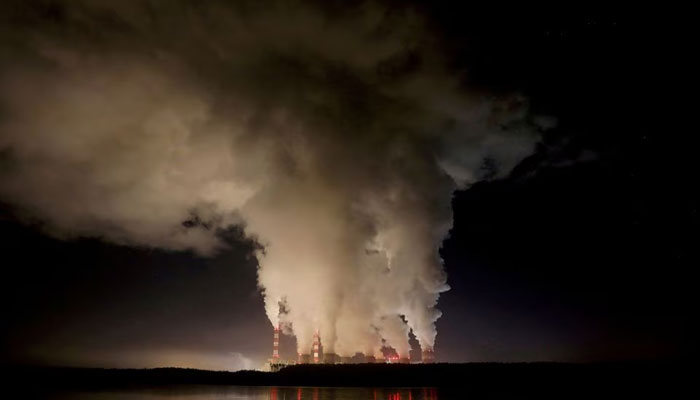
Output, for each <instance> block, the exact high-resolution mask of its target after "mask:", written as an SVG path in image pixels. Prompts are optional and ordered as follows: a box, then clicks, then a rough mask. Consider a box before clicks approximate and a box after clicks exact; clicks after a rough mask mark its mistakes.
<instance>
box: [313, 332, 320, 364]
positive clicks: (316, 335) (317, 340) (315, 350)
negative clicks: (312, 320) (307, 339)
mask: <svg viewBox="0 0 700 400" xmlns="http://www.w3.org/2000/svg"><path fill="white" fill-rule="evenodd" d="M320 342H321V338H320V335H319V333H318V329H316V332H314V348H313V353H314V364H318V362H319V361H320V360H319V354H318V351H319V345H320Z"/></svg>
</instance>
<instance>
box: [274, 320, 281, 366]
mask: <svg viewBox="0 0 700 400" xmlns="http://www.w3.org/2000/svg"><path fill="white" fill-rule="evenodd" d="M279 359H280V327H279V325H277V326H276V327H275V336H274V339H273V340H272V362H277V361H279Z"/></svg>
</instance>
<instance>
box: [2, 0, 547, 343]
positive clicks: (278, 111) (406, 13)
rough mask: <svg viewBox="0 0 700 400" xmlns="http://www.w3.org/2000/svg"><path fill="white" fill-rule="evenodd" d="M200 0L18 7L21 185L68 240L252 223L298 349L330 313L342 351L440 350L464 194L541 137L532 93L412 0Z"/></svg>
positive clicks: (180, 242) (11, 174)
mask: <svg viewBox="0 0 700 400" xmlns="http://www.w3.org/2000/svg"><path fill="white" fill-rule="evenodd" d="M190 3H191V2H183V3H179V2H164V3H159V5H158V4H156V5H154V4H150V5H149V6H148V7H146V3H145V2H140V1H134V2H115V5H110V4H109V3H106V2H86V3H85V4H81V3H80V2H70V3H66V4H69V6H68V5H64V6H61V10H62V11H61V15H62V19H61V20H60V21H59V22H54V23H52V24H36V23H34V22H33V21H34V20H33V19H32V18H30V17H27V15H23V16H24V17H26V18H25V19H21V18H19V19H14V20H13V21H15V25H14V28H15V29H13V30H12V31H11V32H10V31H4V32H3V33H2V35H3V37H2V40H3V43H4V44H5V46H2V48H3V49H5V50H3V52H4V53H3V54H2V57H0V58H2V59H4V60H13V61H12V62H11V63H8V62H7V61H3V63H2V64H0V68H2V69H1V71H0V73H1V74H2V75H0V96H1V97H0V102H1V103H0V106H1V107H2V117H1V119H0V149H1V150H0V151H1V156H2V170H1V171H2V172H1V175H0V194H1V195H2V198H3V199H4V200H5V201H7V202H8V203H10V204H12V205H13V206H14V207H16V209H17V210H18V212H20V213H21V214H22V215H23V216H24V218H26V219H27V220H28V221H40V222H41V223H42V226H43V227H44V229H45V230H46V232H48V233H50V234H52V235H54V236H58V237H63V238H74V237H81V236H94V237H100V238H103V239H104V240H108V241H111V242H115V243H122V244H128V245H135V246H147V247H156V248H163V249H170V250H188V249H189V250H193V251H195V252H198V253H199V254H201V255H210V254H213V253H214V252H216V251H217V250H219V249H221V248H222V247H223V246H224V245H223V243H222V242H221V241H220V239H219V237H218V234H219V233H220V232H221V230H222V229H225V228H227V227H229V226H231V225H241V226H244V227H245V232H246V234H247V235H248V236H250V237H252V238H255V239H256V240H257V241H258V242H259V243H260V244H261V245H262V248H261V250H260V251H259V252H258V253H257V257H258V261H259V271H258V272H259V273H258V277H259V285H260V288H261V290H262V293H263V295H264V299H265V310H266V312H267V315H268V317H269V319H270V321H271V322H272V324H273V325H275V326H277V324H278V323H280V322H282V323H283V324H284V325H285V326H286V329H288V330H291V331H292V332H293V333H294V334H295V335H296V337H297V340H298V343H299V352H301V353H308V351H309V347H310V346H311V341H312V335H313V332H314V331H315V330H316V329H320V331H321V336H322V337H323V341H324V347H325V351H327V352H336V353H338V354H340V355H343V356H349V355H352V354H354V353H355V352H365V353H374V354H375V355H379V351H380V348H381V347H382V343H385V344H387V345H390V346H392V347H394V348H395V349H396V350H397V351H398V353H399V354H401V355H402V356H406V355H407V354H408V350H409V344H408V333H409V330H412V331H413V333H414V334H415V335H416V337H417V339H418V341H419V342H420V344H421V346H423V347H426V348H432V347H433V345H434V342H435V338H436V334H437V333H436V330H435V321H436V320H437V318H439V317H440V312H439V311H438V310H437V309H436V305H437V301H438V297H439V294H440V293H441V292H443V291H445V290H447V289H448V286H447V283H446V275H445V273H444V271H443V268H442V263H441V260H440V257H439V254H438V248H439V246H440V243H441V241H442V240H443V239H444V237H445V235H446V234H447V232H448V230H449V229H450V227H451V221H452V214H451V207H450V200H451V197H452V193H453V192H454V191H455V190H456V189H458V188H460V187H466V186H467V185H469V184H470V183H472V182H475V181H477V180H479V179H482V178H483V177H485V176H490V177H498V176H502V175H503V174H506V173H508V172H509V171H510V169H511V168H512V167H513V166H514V165H515V163H517V162H518V161H519V160H520V159H522V158H523V157H524V156H526V155H527V154H528V153H529V152H530V151H531V149H532V145H533V142H534V140H535V136H536V135H535V134H534V133H535V132H536V129H535V128H536V127H534V126H533V125H532V124H531V122H530V121H531V118H530V117H529V115H528V112H527V105H526V102H525V101H524V100H523V99H522V98H520V97H518V96H508V97H495V96H487V95H485V94H483V93H482V94H480V95H476V94H469V92H468V90H465V89H464V87H463V86H462V85H461V83H460V79H459V78H460V77H459V76H458V74H456V73H455V72H454V71H450V70H449V69H448V68H447V67H446V66H445V63H444V62H443V60H442V57H441V56H440V53H439V52H438V50H437V49H438V48H439V46H438V45H437V43H438V40H437V38H436V37H434V36H433V35H431V33H430V32H429V30H428V29H427V28H426V27H425V24H424V23H423V22H422V20H421V19H420V18H418V17H417V16H416V15H415V14H414V13H412V12H410V10H392V11H391V12H389V11H388V10H385V9H383V8H382V7H380V6H377V5H373V4H371V3H368V4H362V5H361V6H357V7H355V8H352V9H349V10H342V12H335V11H334V10H332V9H317V8H314V7H311V6H308V5H307V4H306V3H304V4H297V3H289V2H279V3H274V4H273V5H270V6H267V7H265V8H264V9H259V8H256V7H254V6H250V7H241V8H234V7H230V6H224V5H223V4H220V3H218V2H211V3H210V2H203V3H202V4H198V5H193V4H190ZM8 13H10V14H11V13H12V10H10V11H7V12H6V13H4V14H8ZM31 15H33V14H31V13H30V16H31ZM146 15H150V17H148V18H146V17H144V16H146ZM16 21H20V22H16ZM22 21H23V22H22ZM104 21H116V22H115V23H114V24H111V25H110V24H104V23H103V22H104ZM8 49H9V50H8ZM485 160H488V162H485ZM485 165H486V166H488V168H486V169H484V166H485ZM280 304H282V305H284V312H282V313H281V312H280ZM280 319H281V320H280ZM404 321H405V322H404ZM382 340H383V341H384V342H382Z"/></svg>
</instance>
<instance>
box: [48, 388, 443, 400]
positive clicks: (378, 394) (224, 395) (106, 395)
mask: <svg viewBox="0 0 700 400" xmlns="http://www.w3.org/2000/svg"><path fill="white" fill-rule="evenodd" d="M47 398H50V399H57V400H88V399H90V400H92V399H95V400H118V399H119V400H121V399H124V400H160V399H169V400H174V399H178V400H219V399H220V400H438V399H443V400H447V398H446V397H445V396H442V397H440V396H438V390H437V389H435V388H333V387H330V388H329V387H299V388H290V387H241V386H185V387H183V386H179V387H178V386H170V387H163V388H149V389H128V390H114V391H83V392H66V393H58V394H54V395H50V396H47Z"/></svg>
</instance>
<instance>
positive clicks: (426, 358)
mask: <svg viewBox="0 0 700 400" xmlns="http://www.w3.org/2000/svg"><path fill="white" fill-rule="evenodd" d="M422 356H423V364H432V363H434V362H435V352H433V350H432V349H427V350H424V351H423V353H422Z"/></svg>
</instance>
